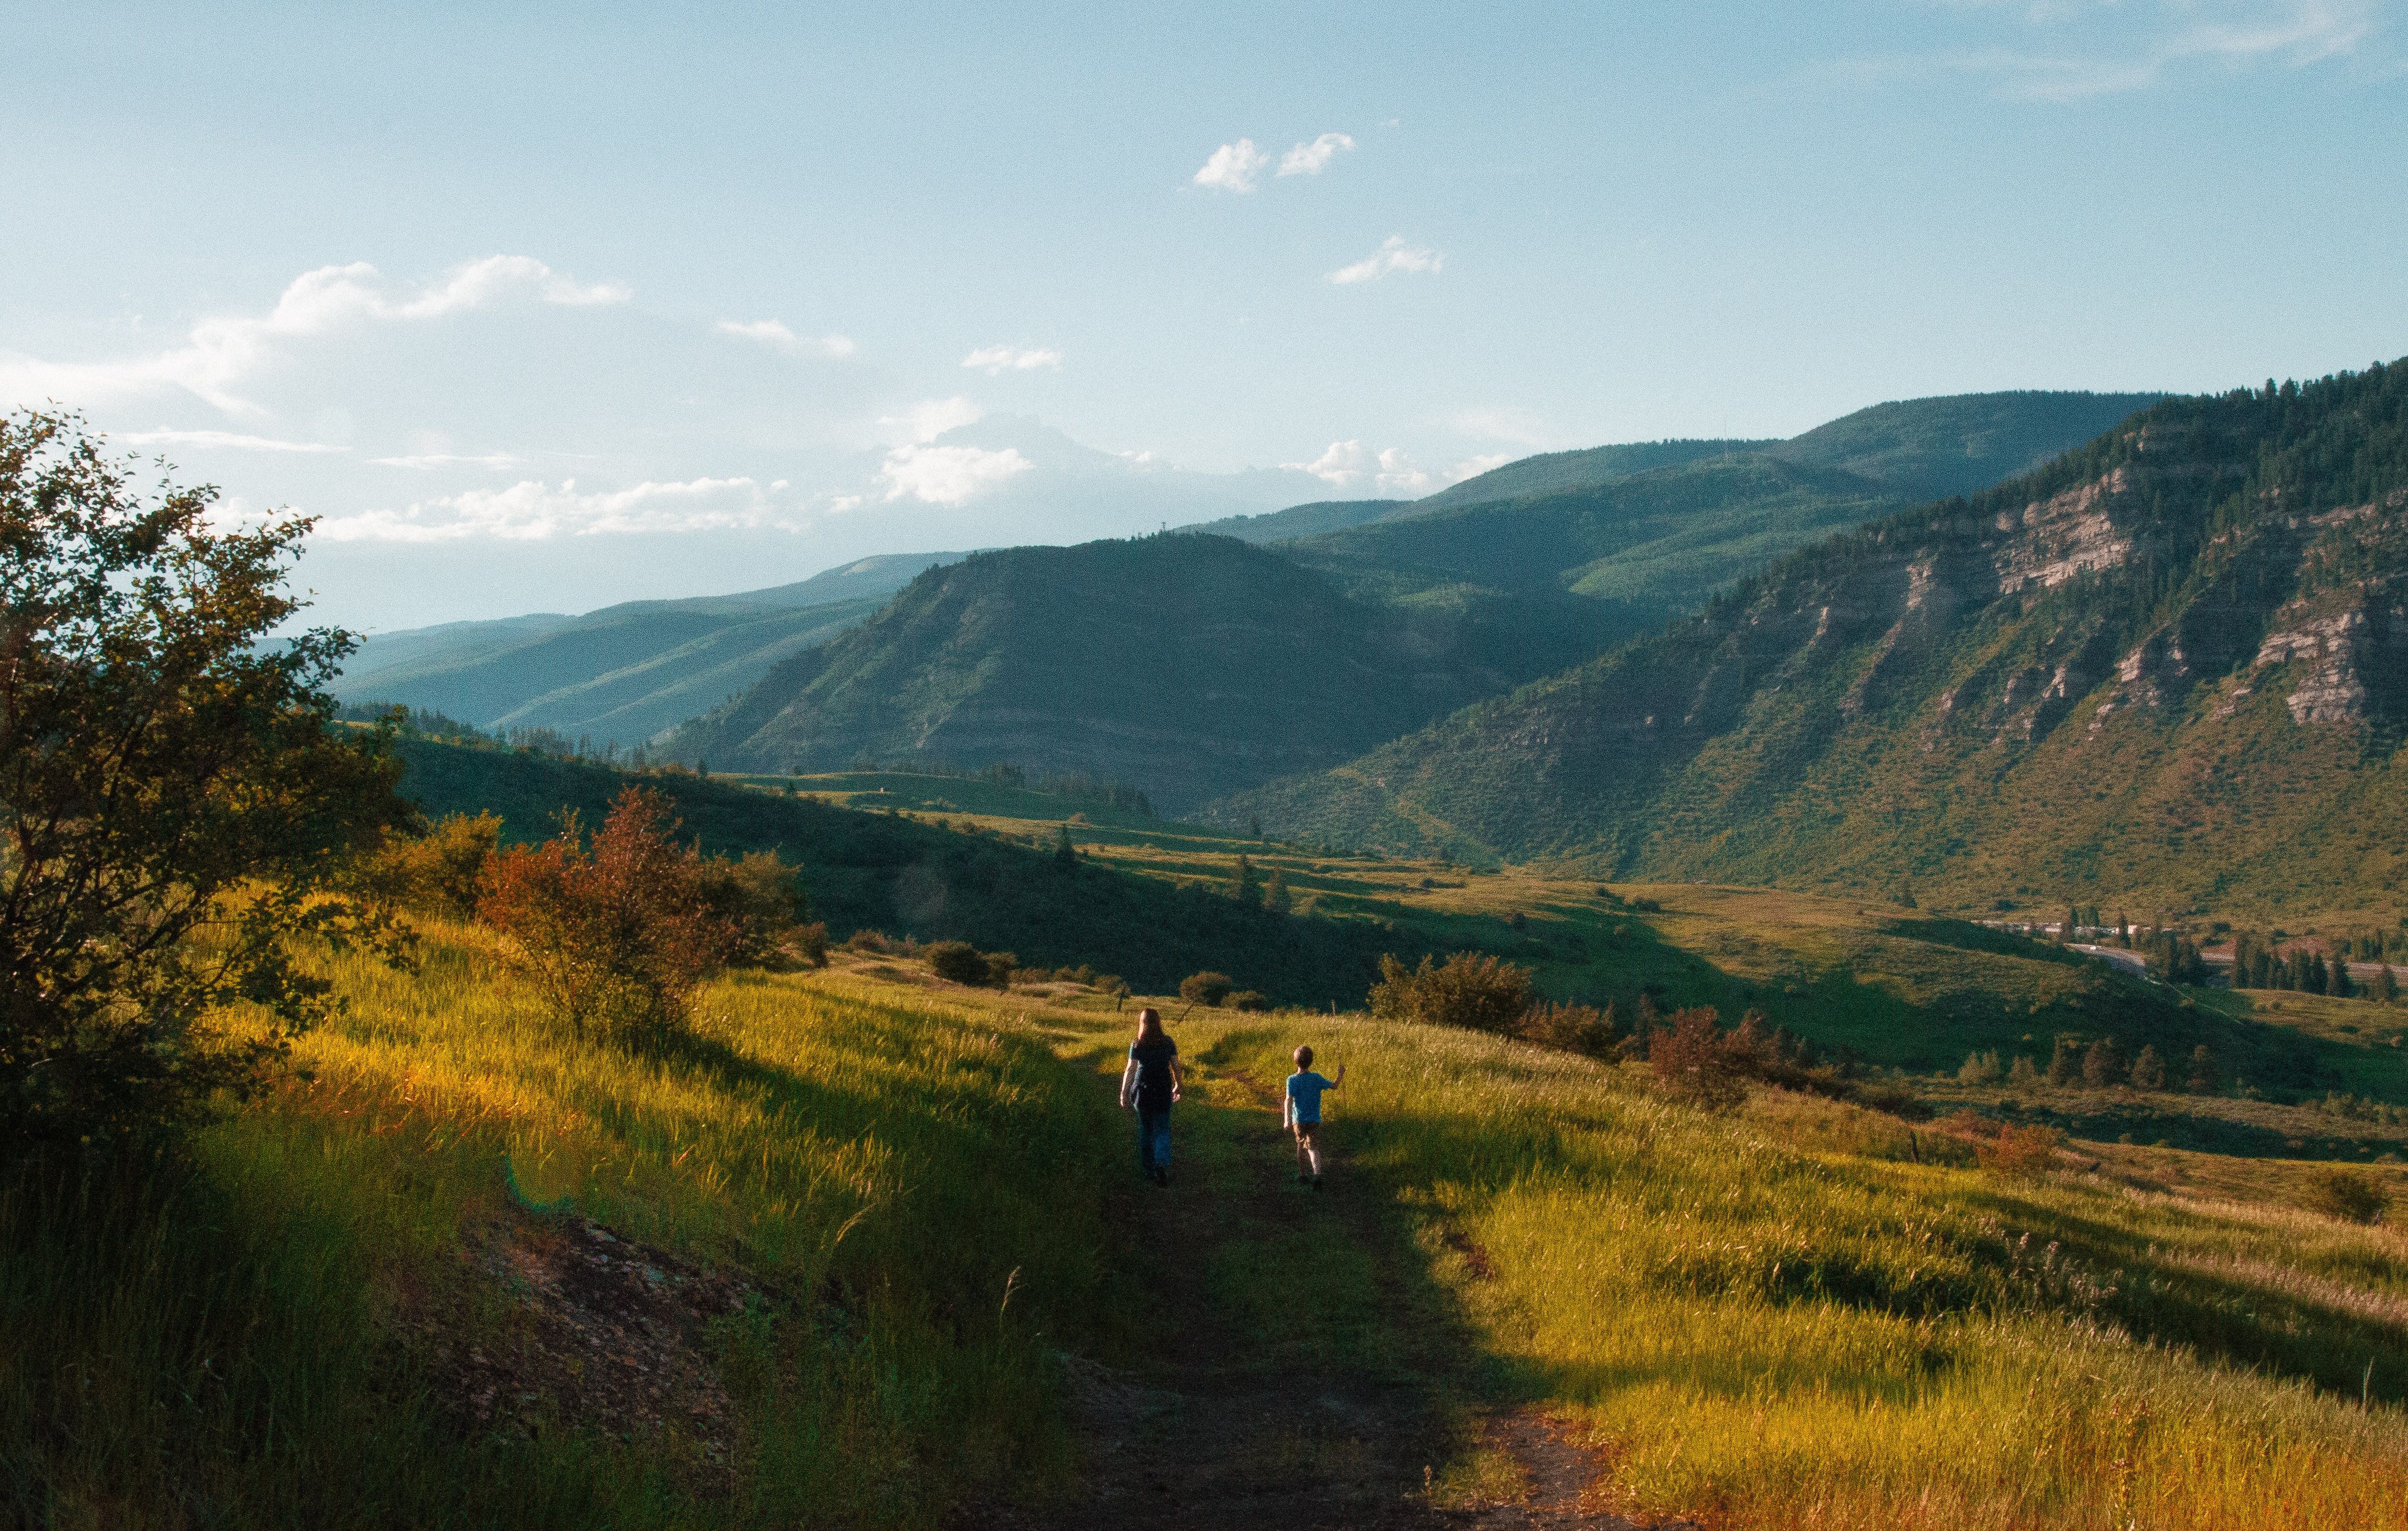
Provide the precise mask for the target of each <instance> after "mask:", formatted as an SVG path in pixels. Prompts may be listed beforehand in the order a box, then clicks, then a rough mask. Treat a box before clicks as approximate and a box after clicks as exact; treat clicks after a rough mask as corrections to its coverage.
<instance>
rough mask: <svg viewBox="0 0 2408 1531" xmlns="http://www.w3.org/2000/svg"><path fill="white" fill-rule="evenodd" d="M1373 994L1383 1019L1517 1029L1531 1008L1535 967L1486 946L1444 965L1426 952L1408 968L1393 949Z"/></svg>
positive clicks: (1374, 1005)
mask: <svg viewBox="0 0 2408 1531" xmlns="http://www.w3.org/2000/svg"><path fill="white" fill-rule="evenodd" d="M1369 1000H1370V1010H1371V1013H1372V1015H1373V1016H1375V1017H1377V1018H1379V1019H1381V1020H1383V1021H1413V1022H1419V1023H1423V1024H1426V1025H1439V1026H1464V1027H1468V1028H1469V1029H1470V1030H1473V1031H1494V1032H1505V1033H1511V1032H1512V1031H1514V1030H1515V1029H1516V1028H1517V1027H1518V1026H1519V1024H1520V1023H1521V1020H1522V1017H1523V1016H1524V1015H1526V1014H1527V1013H1528V1011H1529V1009H1530V970H1529V969H1528V968H1527V967H1517V966H1513V965H1512V963H1509V962H1506V961H1504V960H1503V959H1501V958H1498V957H1493V956H1489V955H1487V954H1486V953H1484V952H1456V953H1455V955H1454V956H1451V957H1449V958H1447V959H1446V962H1445V964H1444V965H1443V966H1441V965H1440V964H1439V963H1437V962H1436V961H1435V960H1433V959H1432V958H1429V957H1424V958H1423V959H1422V960H1421V966H1418V967H1416V968H1413V969H1412V970H1411V971H1407V970H1406V967H1405V965H1404V964H1403V963H1401V962H1398V960H1397V958H1396V957H1395V955H1394V954H1393V953H1383V955H1382V956H1381V958H1380V981H1379V982H1377V983H1375V984H1373V985H1372V986H1371V993H1370V996H1369Z"/></svg>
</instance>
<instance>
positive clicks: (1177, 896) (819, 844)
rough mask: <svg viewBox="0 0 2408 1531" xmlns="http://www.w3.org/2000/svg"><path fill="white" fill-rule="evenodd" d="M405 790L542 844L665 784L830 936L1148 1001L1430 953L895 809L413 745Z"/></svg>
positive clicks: (1336, 980)
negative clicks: (760, 857) (940, 950)
mask: <svg viewBox="0 0 2408 1531" xmlns="http://www.w3.org/2000/svg"><path fill="white" fill-rule="evenodd" d="M399 750H400V752H401V755H402V759H403V761H404V762H405V764H406V766H407V774H406V775H405V776H404V778H403V780H402V791H403V792H404V793H405V794H408V795H409V796H410V797H411V798H413V799H415V800H417V801H418V803H419V804H420V805H421V806H422V807H423V808H424V809H425V811H426V812H427V813H428V814H429V815H437V816H439V815H441V814H446V813H476V812H480V811H486V810H490V811H493V812H495V813H498V814H500V815H501V816H502V818H503V821H504V824H505V829H504V836H505V837H506V838H507V839H510V840H514V841H525V840H537V839H542V838H545V837H549V836H551V835H552V834H553V833H555V832H556V828H557V824H556V820H557V817H558V815H559V813H560V810H561V809H563V808H575V809H576V810H577V812H578V814H579V815H580V817H581V818H582V819H583V821H584V822H585V823H587V824H589V825H591V824H597V823H601V822H602V819H603V817H604V816H605V815H606V814H607V813H608V812H609V808H610V803H611V800H612V799H613V798H614V797H615V796H617V794H619V792H620V791H621V789H623V788H624V787H625V786H627V785H628V784H629V783H630V782H640V783H641V784H643V785H645V786H649V787H652V788H654V789H656V790H658V791H661V792H664V793H666V794H668V796H669V797H670V799H671V800H672V801H673V802H674V803H675V805H676V808H677V813H678V815H679V817H680V818H681V820H683V822H684V828H683V833H684V834H685V835H686V836H687V837H691V838H693V839H695V841H697V842H698V843H699V844H700V845H701V847H702V849H703V850H704V851H707V852H710V853H711V854H714V855H716V854H730V853H734V854H742V853H747V852H750V851H777V852H779V853H780V854H781V855H782V856H783V857H785V858H786V859H787V860H788V861H790V862H796V863H799V864H800V865H801V866H802V867H803V878H804V881H805V882H806V884H808V886H809V888H810V896H811V902H812V907H813V909H814V914H815V917H816V918H819V919H823V920H825V921H826V922H827V923H828V928H829V931H830V932H831V934H833V935H834V936H835V937H838V938H839V939H841V938H842V937H846V936H848V935H851V934H852V933H853V931H855V930H858V929H862V928H864V927H867V928H870V929H874V930H879V931H883V932H885V933H887V934H889V935H893V936H898V937H899V936H906V935H910V936H916V937H919V938H920V939H922V940H924V941H928V940H939V939H960V940H967V941H971V942H974V943H976V944H977V945H978V946H979V947H980V948H981V949H982V950H986V951H1008V952H1014V953H1016V954H1017V955H1018V956H1019V957H1020V958H1021V960H1022V961H1023V962H1025V963H1027V964H1030V965H1042V966H1075V965H1077V964H1080V963H1086V964H1090V965H1092V966H1095V967H1097V969H1099V970H1101V971H1106V972H1112V973H1117V974H1119V975H1120V976H1121V977H1123V978H1125V979H1127V980H1129V981H1130V982H1131V983H1133V984H1135V985H1137V987H1138V989H1139V990H1140V992H1141V993H1149V994H1161V993H1167V992H1169V991H1171V990H1173V989H1175V988H1176V987H1177V986H1178V983H1179V980H1181V979H1183V978H1185V977H1186V976H1187V975H1188V974H1190V973H1194V972H1197V971H1198V970H1200V969H1204V968H1212V969H1215V970H1217V971H1220V972H1225V973H1227V974H1229V975H1231V976H1232V977H1233V978H1235V979H1236V980H1238V981H1239V983H1240V984H1241V985H1244V986H1246V987H1249V988H1254V989H1258V990H1260V991H1262V992H1263V993H1264V994H1268V995H1269V996H1270V997H1271V998H1272V999H1274V1000H1276V1001H1278V1002H1280V1003H1282V1004H1291V1005H1304V1006H1311V1007H1313V1008H1316V1009H1317V1008H1319V1007H1321V1006H1324V1005H1327V1004H1330V1003H1332V1002H1333V1001H1334V1002H1337V1003H1340V1004H1346V1005H1354V1004H1359V1003H1360V1002H1361V1000H1362V997H1363V994H1364V991H1365V990H1366V989H1367V988H1369V985H1370V983H1371V981H1372V980H1373V979H1374V978H1375V977H1376V976H1377V974H1378V970H1379V959H1380V954H1381V953H1382V952H1399V953H1402V954H1404V955H1406V956H1407V957H1409V958H1410V957H1412V956H1414V955H1416V954H1418V953H1420V952H1425V951H1427V950H1429V948H1428V947H1427V945H1426V943H1425V942H1424V940H1423V938H1422V937H1420V936H1418V935H1416V934H1414V933H1412V932H1406V931H1399V930H1398V929H1396V928H1395V927H1394V926H1393V925H1391V924H1389V923H1386V922H1383V921H1375V920H1359V919H1358V920H1331V919H1325V918H1322V917H1319V916H1315V915H1310V914H1302V915H1286V914H1276V913H1273V912H1271V911H1269V910H1268V909H1263V908H1261V907H1260V906H1254V907H1251V908H1250V907H1247V906H1243V905H1240V904H1239V903H1238V902H1237V901H1236V900H1234V899H1232V898H1228V897H1226V896H1224V895H1223V894H1222V893H1221V892H1220V891H1219V885H1218V883H1214V884H1212V885H1211V886H1197V885H1188V886H1180V885H1176V884H1173V883H1170V882H1167V881H1164V880H1161V879H1158V878H1151V877H1142V876H1139V875H1137V874H1135V873H1131V872H1125V871H1120V870H1117V869H1114V868H1111V867H1109V866H1100V865H1097V864H1095V863H1093V862H1090V861H1083V860H1082V862H1080V863H1079V864H1078V865H1076V866H1061V865H1060V864H1058V863H1057V862H1056V861H1055V859H1054V856H1053V854H1052V853H1051V852H1050V851H1045V850H1042V849H1039V848H1037V847H1033V846H1028V845H1022V844H1015V843H1011V842H1008V841H1005V840H1003V839H1001V838H1000V837H996V836H992V835H986V836H981V835H971V834H960V833H954V832H952V831H948V830H943V829H939V828H937V827H936V826H934V825H932V824H927V823H916V822H914V821H912V820H910V819H905V818H900V817H896V816H894V815H890V814H881V813H867V812H861V811H856V810H854V809H852V808H838V807H834V806H831V805H829V804H826V803H822V802H816V801H813V800H811V799H810V798H807V797H786V796H780V795H776V794H770V793H766V792H761V791H758V790H755V789H751V788H745V787H738V786H733V785H728V784H725V783H722V782H716V781H704V780H698V779H697V778H695V777H693V776H689V775H684V774H679V773H671V774H667V775H651V776H643V777H630V776H628V775H626V774H624V773H622V772H619V771H614V770H611V769H609V767H607V766H603V765H595V764H592V763H590V762H582V761H566V760H555V759H552V758H551V757H549V756H543V755H537V754H532V753H526V752H522V751H503V750H472V749H465V748H462V747H460V746H457V745H450V744H439V743H435V742H432V741H429V740H424V739H405V740H403V741H401V743H400V745H399Z"/></svg>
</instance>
